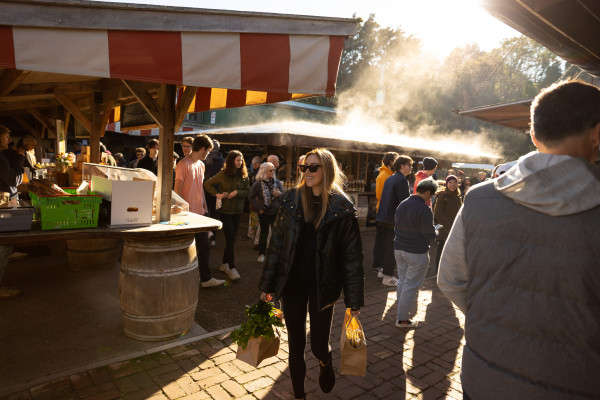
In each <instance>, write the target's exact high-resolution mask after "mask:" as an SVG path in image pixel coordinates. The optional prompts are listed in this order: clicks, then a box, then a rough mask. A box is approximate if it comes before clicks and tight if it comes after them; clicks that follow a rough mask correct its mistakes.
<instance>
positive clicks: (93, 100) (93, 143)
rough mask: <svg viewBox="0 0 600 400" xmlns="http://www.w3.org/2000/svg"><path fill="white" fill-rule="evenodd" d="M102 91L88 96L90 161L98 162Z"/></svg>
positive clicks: (99, 155)
mask: <svg viewBox="0 0 600 400" xmlns="http://www.w3.org/2000/svg"><path fill="white" fill-rule="evenodd" d="M101 96H102V93H92V95H91V96H90V120H91V121H90V162H91V163H95V164H98V163H100V157H101V154H100V136H102V132H101V131H103V129H102V118H101V115H100V109H101V105H102V104H101V103H102V99H101Z"/></svg>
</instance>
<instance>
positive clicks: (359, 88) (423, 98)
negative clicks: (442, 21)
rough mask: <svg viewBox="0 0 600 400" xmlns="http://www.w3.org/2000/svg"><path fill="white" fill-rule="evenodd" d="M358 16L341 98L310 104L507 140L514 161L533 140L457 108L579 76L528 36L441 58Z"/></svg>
mask: <svg viewBox="0 0 600 400" xmlns="http://www.w3.org/2000/svg"><path fill="white" fill-rule="evenodd" d="M356 21H357V27H358V33H357V35H355V36H354V37H351V38H349V39H348V41H347V44H346V46H345V49H344V52H343V54H342V59H341V62H340V68H339V73H338V80H337V93H338V95H337V96H336V97H334V98H329V99H327V98H325V97H320V98H314V99H309V100H307V101H309V102H311V103H313V104H321V105H326V106H331V107H338V109H339V110H344V109H345V108H347V109H350V108H360V109H362V110H363V111H365V112H368V113H369V114H370V115H376V116H377V117H378V118H382V119H387V120H393V121H399V122H402V123H403V124H404V126H406V127H407V128H408V129H411V130H412V129H414V130H416V129H418V128H419V127H422V126H429V127H430V128H431V129H432V130H433V131H435V132H436V133H439V134H452V135H456V134H460V133H461V132H463V133H467V132H468V133H475V134H485V135H488V136H489V137H492V138H494V140H495V141H497V142H499V143H501V144H502V145H503V147H504V153H505V154H504V155H505V157H506V158H515V157H517V156H519V155H520V154H523V153H525V152H527V151H529V150H530V148H531V147H530V144H529V137H528V136H527V135H523V134H522V133H520V132H517V131H514V130H511V129H507V128H503V127H499V126H496V125H492V124H489V123H485V122H483V121H478V120H475V119H471V118H468V117H462V116H459V115H458V114H456V113H455V112H453V111H456V110H464V109H469V108H473V107H478V106H483V105H490V104H498V103H503V102H508V101H516V100H523V99H529V98H533V97H534V96H535V95H536V94H537V93H539V91H540V90H541V89H543V88H544V87H547V86H549V85H550V84H552V83H554V82H556V81H557V80H559V79H560V78H561V77H562V76H563V75H564V76H568V75H571V76H573V75H574V74H576V73H579V72H578V71H576V70H577V69H576V68H574V69H572V71H571V69H569V71H571V73H570V74H566V73H565V72H566V69H567V68H568V67H569V65H568V64H566V63H565V62H564V61H562V60H561V59H560V58H558V57H557V56H556V55H554V54H553V53H552V52H550V51H549V50H547V49H546V48H544V47H543V46H541V45H539V44H538V43H536V42H535V41H533V40H532V39H529V38H527V37H525V36H520V37H515V38H511V39H507V40H505V41H504V42H503V43H502V44H501V46H499V47H498V48H496V49H494V50H492V51H489V52H485V51H482V50H481V49H480V48H479V47H478V46H477V45H476V44H471V45H467V46H464V47H460V48H456V49H454V50H453V51H452V52H451V53H450V54H449V55H448V56H447V57H446V58H445V59H444V60H443V62H440V61H439V60H437V59H436V58H433V56H431V55H428V54H427V53H425V52H424V51H423V50H422V47H421V43H420V41H419V39H417V38H415V37H413V36H410V35H407V34H406V33H405V32H404V31H403V30H402V29H399V28H389V27H381V26H380V25H379V24H378V23H377V21H376V19H375V15H370V16H369V18H368V19H367V20H366V21H363V20H361V19H356ZM567 72H568V71H567ZM581 77H582V76H580V78H581Z"/></svg>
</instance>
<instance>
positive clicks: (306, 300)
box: [261, 228, 333, 398]
mask: <svg viewBox="0 0 600 400" xmlns="http://www.w3.org/2000/svg"><path fill="white" fill-rule="evenodd" d="M261 229H262V228H261ZM313 279H314V278H313ZM310 281H312V279H306V278H303V277H302V278H297V277H290V280H289V281H288V282H289V283H288V286H287V287H286V288H285V290H284V291H283V295H282V297H281V302H282V308H283V315H284V317H285V325H286V327H287V332H288V346H289V364H290V375H291V378H292V387H293V388H294V397H296V398H301V397H303V396H304V379H305V377H306V362H305V361H304V355H305V348H306V314H307V310H308V315H310V348H311V350H312V353H313V354H314V356H315V357H316V358H317V359H318V360H320V361H323V362H327V360H329V354H330V353H331V346H329V335H330V334H331V320H332V319H333V306H332V307H327V308H326V309H325V310H323V311H319V310H318V307H317V290H316V287H315V284H314V282H310Z"/></svg>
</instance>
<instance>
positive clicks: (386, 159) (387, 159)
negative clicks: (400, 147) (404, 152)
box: [381, 151, 399, 169]
mask: <svg viewBox="0 0 600 400" xmlns="http://www.w3.org/2000/svg"><path fill="white" fill-rule="evenodd" d="M398 156H399V154H398V153H396V152H395V151H390V152H389V153H385V155H384V156H383V159H382V160H381V163H382V164H383V165H385V166H386V167H388V168H390V169H393V168H394V161H395V160H396V158H398Z"/></svg>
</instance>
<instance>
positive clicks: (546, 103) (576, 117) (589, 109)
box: [531, 80, 600, 145]
mask: <svg viewBox="0 0 600 400" xmlns="http://www.w3.org/2000/svg"><path fill="white" fill-rule="evenodd" d="M598 122H600V89H599V88H597V87H596V86H593V85H590V84H588V83H585V82H582V81H578V80H571V81H562V82H558V83H555V84H553V85H551V86H549V87H547V88H546V89H544V90H542V92H541V93H540V94H538V95H537V96H536V98H535V99H534V100H533V103H532V104H531V131H532V133H533V134H534V135H535V137H536V139H537V140H539V141H540V142H542V143H544V144H546V145H552V144H554V143H557V142H561V141H563V140H564V139H566V138H568V137H571V136H579V135H581V134H583V133H584V132H585V131H587V130H588V129H589V128H591V127H593V126H595V125H596V124H597V123H598Z"/></svg>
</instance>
